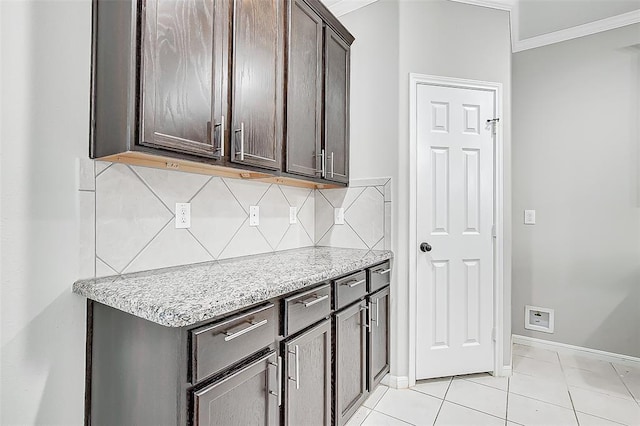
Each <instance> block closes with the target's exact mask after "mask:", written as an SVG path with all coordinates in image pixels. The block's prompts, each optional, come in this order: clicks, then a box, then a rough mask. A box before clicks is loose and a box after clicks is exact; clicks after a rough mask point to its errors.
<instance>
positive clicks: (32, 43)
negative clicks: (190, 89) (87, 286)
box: [0, 0, 91, 425]
mask: <svg viewBox="0 0 640 426" xmlns="http://www.w3.org/2000/svg"><path fill="white" fill-rule="evenodd" d="M0 7H1V8H2V21H1V34H0V40H1V43H2V83H1V84H2V86H1V91H2V101H1V102H2V134H1V143H2V163H1V165H0V169H1V174H2V179H1V180H2V191H1V195H2V211H1V221H2V222H1V232H2V235H1V245H2V258H1V264H0V269H1V270H2V286H1V291H2V301H1V303H2V305H1V313H0V318H1V320H0V324H1V325H0V327H1V330H2V342H1V345H2V346H1V358H2V360H1V365H2V371H1V372H2V377H1V379H0V383H1V392H2V395H1V399H0V405H1V406H2V414H1V417H0V423H2V424H3V425H4V424H43V423H47V424H81V423H82V421H83V404H84V345H85V301H84V300H83V299H82V298H79V297H77V296H75V295H73V294H72V293H71V287H70V286H71V284H72V283H73V281H74V280H75V279H76V277H77V274H78V251H79V244H78V232H79V229H78V216H79V198H78V197H77V183H76V175H77V172H76V161H77V159H78V158H79V157H82V156H86V155H87V145H88V134H89V109H88V105H89V78H90V75H89V63H90V40H91V36H90V33H91V31H90V30H91V28H90V27H91V3H90V1H88V0H83V1H79V0H76V1H56V2H46V1H3V2H0Z"/></svg>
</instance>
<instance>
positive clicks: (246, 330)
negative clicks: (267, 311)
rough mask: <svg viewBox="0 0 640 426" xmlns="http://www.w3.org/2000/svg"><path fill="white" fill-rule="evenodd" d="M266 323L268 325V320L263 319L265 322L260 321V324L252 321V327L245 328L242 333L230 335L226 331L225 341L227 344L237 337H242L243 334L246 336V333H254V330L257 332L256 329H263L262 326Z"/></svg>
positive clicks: (237, 332)
mask: <svg viewBox="0 0 640 426" xmlns="http://www.w3.org/2000/svg"><path fill="white" fill-rule="evenodd" d="M266 323H267V320H266V319H263V320H262V321H260V322H253V321H250V322H249V324H251V325H250V326H249V327H246V328H243V329H242V330H240V331H236V332H235V333H228V332H226V331H225V332H224V334H225V335H226V337H225V338H224V341H225V342H228V341H229V340H233V339H235V338H236V337H240V336H242V335H243V334H246V333H248V332H250V331H252V330H255V329H256V328H258V327H262V326H263V325H265V324H266Z"/></svg>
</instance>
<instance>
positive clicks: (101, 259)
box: [95, 254, 120, 275]
mask: <svg viewBox="0 0 640 426" xmlns="http://www.w3.org/2000/svg"><path fill="white" fill-rule="evenodd" d="M95 258H96V264H97V263H98V260H99V261H100V262H102V263H104V264H105V265H107V267H108V268H109V269H111V270H112V271H113V272H115V275H120V272H118V271H116V268H114V267H113V266H111V265H109V264H108V263H107V262H105V260H104V259H103V258H101V257H100V256H98V255H97V254H96V256H95ZM96 266H97V265H96Z"/></svg>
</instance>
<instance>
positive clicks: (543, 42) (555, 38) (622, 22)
mask: <svg viewBox="0 0 640 426" xmlns="http://www.w3.org/2000/svg"><path fill="white" fill-rule="evenodd" d="M450 1H454V2H456V3H465V4H470V5H474V6H482V7H488V8H491V9H497V10H505V11H507V12H509V21H510V24H511V25H510V27H511V52H513V53H516V52H522V51H523V50H529V49H535V48H537V47H542V46H548V45H550V44H555V43H560V42H563V41H567V40H572V39H574V38H579V37H584V36H588V35H592V34H597V33H599V32H602V31H609V30H613V29H616V28H620V27H624V26H627V25H632V24H637V23H640V9H638V10H634V11H631V12H627V13H623V14H621V15H616V16H612V17H610V18H604V19H600V20H598V21H594V22H589V23H586V24H582V25H577V26H575V27H571V28H566V29H563V30H558V31H554V32H551V33H547V34H541V35H539V36H535V37H529V38H525V39H522V40H521V39H520V36H519V33H520V31H519V21H520V19H519V10H518V9H519V8H518V0H450Z"/></svg>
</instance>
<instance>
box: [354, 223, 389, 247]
mask: <svg viewBox="0 0 640 426" xmlns="http://www.w3.org/2000/svg"><path fill="white" fill-rule="evenodd" d="M344 224H345V225H348V226H349V228H351V230H352V231H353V233H354V234H356V235H357V236H358V238H359V239H360V241H362V244H364V246H365V247H366V248H367V249H368V250H369V251H371V247H369V244H367V243H366V242H365V241H364V240H363V239H362V237H361V236H360V234H358V232H357V231H356V230H355V229H353V226H351V224H350V223H349V221H348V220H347V219H345V220H344ZM383 238H384V237H383Z"/></svg>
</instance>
